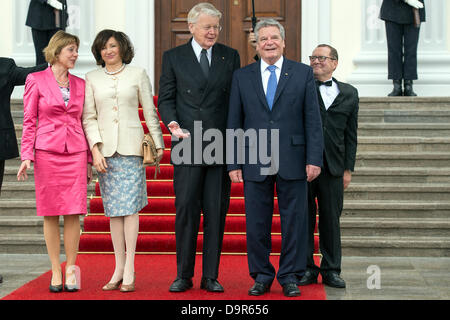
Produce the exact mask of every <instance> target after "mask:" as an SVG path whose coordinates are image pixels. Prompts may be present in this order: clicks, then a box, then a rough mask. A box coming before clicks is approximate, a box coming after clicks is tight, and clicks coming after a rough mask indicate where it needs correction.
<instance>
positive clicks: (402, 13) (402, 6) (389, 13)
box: [380, 0, 425, 24]
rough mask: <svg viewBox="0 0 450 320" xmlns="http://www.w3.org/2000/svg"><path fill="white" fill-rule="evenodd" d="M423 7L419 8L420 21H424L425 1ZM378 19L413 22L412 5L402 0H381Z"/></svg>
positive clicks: (399, 22)
mask: <svg viewBox="0 0 450 320" xmlns="http://www.w3.org/2000/svg"><path fill="white" fill-rule="evenodd" d="M419 1H420V2H422V3H423V4H424V8H423V9H419V15H420V21H421V22H424V21H425V3H424V0H419ZM380 19H381V20H384V21H392V22H395V23H398V24H412V23H414V14H413V7H411V6H410V5H409V4H406V3H405V2H403V0H383V3H382V5H381V9H380Z"/></svg>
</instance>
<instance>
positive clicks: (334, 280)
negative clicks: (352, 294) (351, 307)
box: [322, 272, 345, 288]
mask: <svg viewBox="0 0 450 320" xmlns="http://www.w3.org/2000/svg"><path fill="white" fill-rule="evenodd" d="M322 282H323V283H324V284H326V285H327V286H330V287H333V288H345V281H344V279H342V278H341V277H340V276H339V275H338V274H337V272H328V273H326V274H325V275H322Z"/></svg>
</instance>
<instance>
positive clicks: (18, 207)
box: [0, 191, 89, 217]
mask: <svg viewBox="0 0 450 320" xmlns="http://www.w3.org/2000/svg"><path fill="white" fill-rule="evenodd" d="M86 203H87V206H88V210H89V199H86ZM88 212H89V211H88ZM0 216H16V217H26V216H27V217H34V216H36V201H35V200H34V199H7V198H6V199H5V198H3V191H2V198H0Z"/></svg>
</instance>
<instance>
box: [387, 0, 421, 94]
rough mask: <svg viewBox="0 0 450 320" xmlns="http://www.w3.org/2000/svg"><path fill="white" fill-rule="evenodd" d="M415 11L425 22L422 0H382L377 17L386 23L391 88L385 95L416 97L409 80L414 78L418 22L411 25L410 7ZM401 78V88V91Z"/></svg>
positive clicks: (415, 77) (412, 13) (412, 17)
mask: <svg viewBox="0 0 450 320" xmlns="http://www.w3.org/2000/svg"><path fill="white" fill-rule="evenodd" d="M415 9H417V10H419V17H420V21H421V22H424V21H425V4H424V1H423V0H420V1H419V0H383V3H382V5H381V10H380V19H382V20H384V21H385V24H386V38H387V45H388V79H391V80H393V84H394V89H393V90H392V92H391V93H389V96H391V97H392V96H402V95H403V96H417V94H416V93H415V92H414V91H413V80H417V78H418V76H417V45H418V42H419V31H420V25H415V22H414V10H415ZM402 80H404V88H403V90H402Z"/></svg>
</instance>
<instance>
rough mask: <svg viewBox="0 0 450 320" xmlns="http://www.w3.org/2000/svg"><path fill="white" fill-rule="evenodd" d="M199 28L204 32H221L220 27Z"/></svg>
mask: <svg viewBox="0 0 450 320" xmlns="http://www.w3.org/2000/svg"><path fill="white" fill-rule="evenodd" d="M200 28H201V29H202V30H203V31H205V32H208V31H209V30H211V28H212V29H213V31H214V32H220V31H222V26H200Z"/></svg>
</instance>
